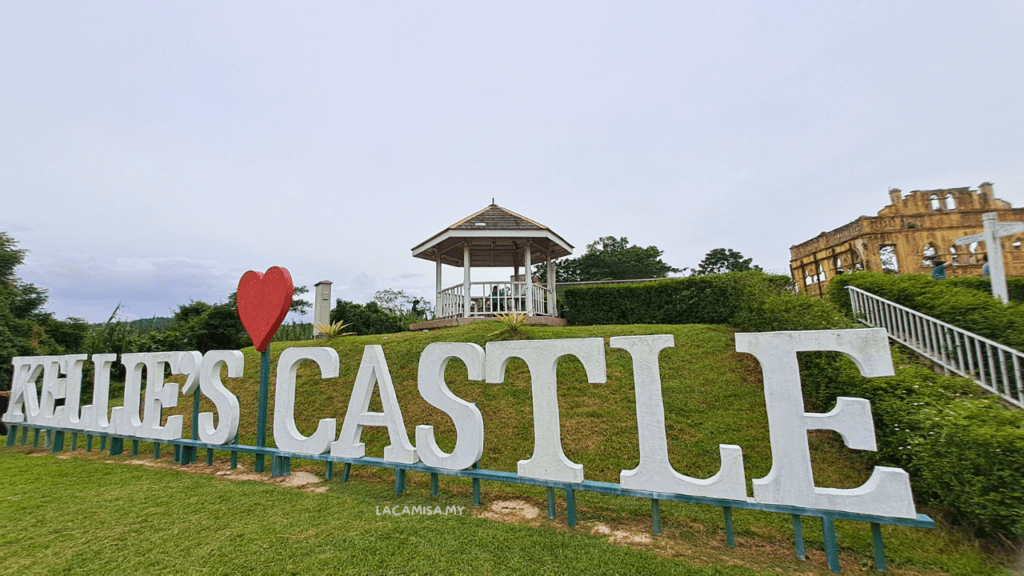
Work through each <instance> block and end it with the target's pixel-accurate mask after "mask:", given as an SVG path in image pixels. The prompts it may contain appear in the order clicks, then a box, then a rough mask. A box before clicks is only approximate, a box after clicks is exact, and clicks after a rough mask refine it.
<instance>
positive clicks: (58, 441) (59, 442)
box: [50, 430, 64, 454]
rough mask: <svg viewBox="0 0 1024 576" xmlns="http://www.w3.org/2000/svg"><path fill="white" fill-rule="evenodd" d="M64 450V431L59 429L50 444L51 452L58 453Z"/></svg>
mask: <svg viewBox="0 0 1024 576" xmlns="http://www.w3.org/2000/svg"><path fill="white" fill-rule="evenodd" d="M61 450H64V432H62V431H60V430H58V431H56V432H54V433H53V442H52V443H51V444H50V452H53V453H54V454H56V453H57V452H60V451H61Z"/></svg>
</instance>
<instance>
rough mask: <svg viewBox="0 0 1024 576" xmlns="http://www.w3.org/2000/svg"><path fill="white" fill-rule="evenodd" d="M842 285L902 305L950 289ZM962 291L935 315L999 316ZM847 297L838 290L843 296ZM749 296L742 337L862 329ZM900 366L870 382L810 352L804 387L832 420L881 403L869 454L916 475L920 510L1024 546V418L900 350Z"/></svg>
mask: <svg viewBox="0 0 1024 576" xmlns="http://www.w3.org/2000/svg"><path fill="white" fill-rule="evenodd" d="M879 277H881V278H879ZM839 278H842V279H843V281H844V282H849V281H850V279H853V280H856V281H857V282H860V281H861V279H862V278H866V279H867V280H870V281H871V282H867V281H865V283H866V284H871V283H872V282H875V283H877V284H879V285H881V284H885V285H886V286H888V288H889V293H890V294H891V295H893V296H895V297H897V298H900V297H902V298H907V297H909V296H910V295H915V297H921V294H922V292H921V289H922V287H931V288H932V289H934V287H935V285H940V284H941V283H940V282H937V281H933V280H931V279H930V278H927V277H918V278H917V279H913V278H912V279H909V280H903V281H896V282H894V280H898V279H899V278H900V277H893V276H890V275H885V274H876V275H871V276H869V275H866V274H865V275H863V276H862V275H860V274H851V275H849V276H840V277H839ZM839 278H837V279H836V280H838V279H839ZM836 280H833V282H834V283H835V282H836ZM922 280H924V281H926V282H922ZM836 285H837V287H838V286H841V285H842V282H840V283H837V284H836ZM951 288H952V287H949V286H939V288H938V289H939V290H942V291H949V290H950V289H951ZM865 289H867V288H865ZM840 290H841V291H840ZM956 290H957V291H958V292H961V291H963V292H967V293H969V295H961V296H960V297H959V298H958V297H955V296H949V295H948V294H947V295H945V296H942V295H940V294H938V293H932V292H926V295H927V296H926V297H927V298H935V299H937V302H936V303H935V309H936V310H938V311H939V312H940V313H949V312H950V310H951V308H952V307H954V306H956V305H957V304H958V303H959V304H963V303H964V302H970V303H974V304H975V305H976V306H977V307H978V310H980V311H990V310H991V301H992V297H991V296H988V295H985V294H983V293H981V292H978V291H976V290H970V289H966V288H957V289H956ZM846 292H847V291H846V290H845V289H837V290H836V291H835V293H836V295H839V296H845V293H846ZM744 295H745V297H746V300H745V301H743V302H741V303H739V304H738V306H737V312H736V314H735V315H734V316H733V318H732V320H731V323H732V324H733V325H735V326H736V327H737V328H739V329H740V330H742V331H751V332H753V331H756V332H763V331H775V330H821V329H834V328H848V327H851V326H853V323H852V321H851V320H850V319H849V317H846V316H844V315H843V313H842V311H841V310H840V308H839V307H837V306H835V305H834V304H833V303H832V302H831V301H829V300H827V299H826V300H822V299H818V298H813V297H807V296H800V295H793V294H788V293H785V292H781V291H778V290H772V289H766V288H765V287H764V286H763V285H761V286H760V287H758V286H756V285H755V287H754V288H753V289H751V286H750V285H749V284H748V285H747V288H746V289H745V290H744ZM848 302H849V301H848V300H846V304H845V305H846V307H847V309H848V308H849V303H848ZM997 304H998V303H997ZM1015 306H1016V305H1011V306H1003V305H1002V304H998V312H997V313H1002V314H1004V315H1005V314H1006V311H1007V310H1009V309H1012V308H1014V307H1015ZM989 313H990V312H985V314H989ZM979 314H980V312H979ZM979 318H985V316H984V315H981V316H979ZM893 361H894V364H895V369H896V375H895V376H891V377H887V378H864V377H862V376H860V373H859V372H858V371H857V368H856V366H855V365H854V364H853V361H851V360H850V359H849V358H848V357H846V356H845V355H843V354H840V353H838V352H807V353H801V354H800V370H801V379H802V382H803V391H804V396H805V398H806V399H807V404H808V407H809V409H810V410H817V411H820V412H827V411H828V410H830V409H831V408H832V407H833V406H834V405H835V399H836V397H837V396H852V397H857V398H867V399H868V400H870V401H871V408H872V414H873V417H874V421H875V430H876V436H877V440H878V452H866V453H865V454H866V456H867V457H868V458H870V459H871V460H872V462H873V463H875V464H878V465H884V466H896V467H900V468H903V469H904V470H906V471H907V472H908V473H909V474H910V478H911V483H912V487H913V490H914V496H915V499H916V500H917V501H918V502H920V503H927V504H932V505H936V506H939V507H941V508H942V509H944V510H945V511H946V513H947V514H948V515H949V519H950V520H953V521H956V522H959V523H960V524H963V525H965V526H967V527H969V528H970V529H972V530H974V531H975V532H976V533H977V534H980V535H989V536H991V535H995V534H1000V535H1002V536H1004V537H1007V538H1011V539H1014V538H1021V537H1024V482H1022V481H1021V478H1022V473H1024V412H1019V411H1011V410H1009V409H1007V408H1006V407H1004V406H1003V405H1002V404H1001V403H1000V402H999V401H998V399H997V398H996V397H995V396H992V395H990V394H987V393H986V392H984V391H983V390H981V388H980V387H978V386H977V385H976V384H974V383H973V382H971V381H970V380H968V379H966V378H956V377H948V376H940V375H937V374H935V373H934V372H932V371H931V370H930V369H928V368H926V367H924V366H922V365H921V364H920V363H919V362H918V361H917V360H915V359H913V358H909V357H906V356H903V355H902V354H901V353H900V352H899V350H898V349H896V350H894V353H893Z"/></svg>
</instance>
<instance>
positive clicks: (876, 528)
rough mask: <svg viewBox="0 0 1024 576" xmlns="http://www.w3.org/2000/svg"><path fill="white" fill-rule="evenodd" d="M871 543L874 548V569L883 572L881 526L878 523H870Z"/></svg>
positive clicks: (883, 552)
mask: <svg viewBox="0 0 1024 576" xmlns="http://www.w3.org/2000/svg"><path fill="white" fill-rule="evenodd" d="M871 542H872V544H874V547H875V569H876V570H878V571H879V572H885V547H883V546H882V526H881V525H880V524H879V523H878V522H872V523H871Z"/></svg>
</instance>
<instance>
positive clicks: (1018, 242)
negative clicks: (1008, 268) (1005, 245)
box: [1012, 240, 1020, 250]
mask: <svg viewBox="0 0 1024 576" xmlns="http://www.w3.org/2000/svg"><path fill="white" fill-rule="evenodd" d="M1012 246H1013V249H1014V250H1020V241H1019V240H1018V241H1017V242H1014V243H1013V244H1012Z"/></svg>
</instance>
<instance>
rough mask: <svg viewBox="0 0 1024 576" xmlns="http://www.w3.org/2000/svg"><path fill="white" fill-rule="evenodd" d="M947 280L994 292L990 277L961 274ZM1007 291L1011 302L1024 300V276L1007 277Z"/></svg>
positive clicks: (958, 285)
mask: <svg viewBox="0 0 1024 576" xmlns="http://www.w3.org/2000/svg"><path fill="white" fill-rule="evenodd" d="M946 282H947V283H949V284H950V285H952V286H957V287H960V288H969V289H971V290H977V291H978V292H984V293H985V294H992V281H991V280H990V279H989V278H979V277H977V276H961V277H959V278H950V279H949V280H946ZM1006 291H1007V292H1008V295H1009V296H1010V302H1024V277H1020V276H1015V277H1012V278H1007V279H1006Z"/></svg>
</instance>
